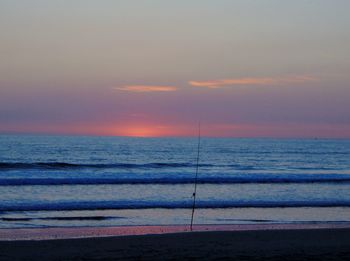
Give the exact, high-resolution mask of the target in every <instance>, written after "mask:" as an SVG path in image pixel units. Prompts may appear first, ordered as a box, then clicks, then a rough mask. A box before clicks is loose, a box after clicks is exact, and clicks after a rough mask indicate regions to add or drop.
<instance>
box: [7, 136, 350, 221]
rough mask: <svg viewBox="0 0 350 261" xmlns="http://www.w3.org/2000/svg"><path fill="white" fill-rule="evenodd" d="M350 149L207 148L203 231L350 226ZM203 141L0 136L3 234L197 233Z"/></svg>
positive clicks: (266, 144)
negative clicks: (161, 228) (208, 227)
mask: <svg viewBox="0 0 350 261" xmlns="http://www.w3.org/2000/svg"><path fill="white" fill-rule="evenodd" d="M349 156H350V140H343V139H338V140H336V139H268V138H265V139H238V138H230V139H228V138H202V139H201V147H200V157H199V170H198V187H197V202H196V212H195V216H194V223H195V224H256V223H313V222H350V160H349V159H350V157H349ZM196 157H197V138H131V137H78V136H35V135H33V136H30V135H18V136H17V135H0V228H21V227H75V226H125V225H166V224H189V222H190V219H191V207H192V200H193V198H192V194H193V189H194V180H195V172H196Z"/></svg>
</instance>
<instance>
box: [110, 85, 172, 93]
mask: <svg viewBox="0 0 350 261" xmlns="http://www.w3.org/2000/svg"><path fill="white" fill-rule="evenodd" d="M115 89H117V90H121V91H128V92H173V91H176V87H173V86H154V85H126V86H123V87H117V88H115Z"/></svg>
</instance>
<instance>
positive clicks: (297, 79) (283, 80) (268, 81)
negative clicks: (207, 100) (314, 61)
mask: <svg viewBox="0 0 350 261" xmlns="http://www.w3.org/2000/svg"><path fill="white" fill-rule="evenodd" d="M315 80H316V79H315V78H313V77H311V76H307V75H302V76H291V77H264V78H235V79H222V80H211V81H189V82H188V83H189V85H191V86H196V87H206V88H220V87H223V86H226V85H229V86H230V85H231V86H232V85H283V84H287V83H304V82H310V81H315Z"/></svg>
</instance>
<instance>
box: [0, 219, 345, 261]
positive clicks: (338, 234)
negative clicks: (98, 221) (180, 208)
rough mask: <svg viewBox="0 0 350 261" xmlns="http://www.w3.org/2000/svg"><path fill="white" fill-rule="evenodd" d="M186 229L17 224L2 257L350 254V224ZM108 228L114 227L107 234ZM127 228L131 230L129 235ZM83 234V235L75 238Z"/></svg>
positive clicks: (336, 257)
mask: <svg viewBox="0 0 350 261" xmlns="http://www.w3.org/2000/svg"><path fill="white" fill-rule="evenodd" d="M160 228H161V229H162V231H161V230H160ZM183 228H184V227H182V226H168V227H155V226H154V227H148V230H144V227H134V230H130V227H129V228H125V227H124V228H122V229H121V230H120V231H119V233H120V235H121V234H122V233H124V236H120V235H119V236H111V235H113V234H117V232H118V228H115V229H114V231H113V229H111V228H100V229H105V230H99V229H97V230H95V234H94V233H93V232H92V231H93V228H90V229H91V230H90V231H89V230H86V229H85V234H81V232H82V231H84V229H83V228H81V229H80V230H74V229H69V228H66V230H65V229H63V230H62V229H61V232H60V233H61V234H60V233H58V232H59V230H60V229H56V230H51V231H50V230H44V231H46V233H47V234H46V235H45V233H43V229H42V230H35V229H32V231H31V230H30V229H27V230H23V229H18V230H15V229H14V230H12V232H13V234H12V235H14V237H12V238H7V239H10V240H7V241H6V240H4V238H5V236H6V235H5V234H6V233H7V232H8V231H6V230H2V231H1V235H2V239H1V240H2V241H0V260H39V259H40V260H180V259H182V260H224V259H233V260H349V259H350V228H349V226H346V225H331V226H328V227H327V226H325V225H324V226H322V225H318V226H315V225H302V226H300V225H298V226H293V225H290V226H283V225H280V226H279V225H277V226H272V227H271V225H270V227H268V226H265V227H264V226H260V227H252V226H250V227H249V226H248V227H247V226H246V227H240V229H239V227H235V226H231V227H230V226H216V227H215V226H213V227H206V228H205V227H204V226H202V227H201V226H198V227H196V232H181V230H182V229H183ZM128 229H129V230H128ZM206 229H207V230H210V231H205V230H206ZM109 230H110V231H112V232H111V233H109V234H108V233H104V234H103V232H106V231H109ZM34 231H37V235H39V234H40V235H41V236H42V238H46V240H29V236H32V237H33V238H35V233H34ZM67 231H71V234H70V236H67ZM127 231H129V234H133V235H126V234H127V233H126V232H127ZM137 231H138V232H137ZM142 231H143V232H144V233H143V234H142ZM157 231H158V232H157ZM4 232H6V233H4ZM23 232H24V233H27V234H28V233H29V236H28V238H26V239H27V240H15V238H16V239H18V236H19V235H20V233H23ZM54 233H56V236H57V237H58V238H60V237H61V236H63V235H64V234H65V236H66V237H67V238H66V239H53V238H54V237H49V236H48V235H53V234H54ZM79 233H80V234H79ZM98 233H100V234H99V236H97V235H98ZM101 233H102V234H101ZM9 235H10V234H7V236H9ZM79 235H80V236H81V237H80V238H72V237H74V236H75V237H78V236H79ZM69 237H71V238H69ZM48 238H50V240H48ZM36 239H38V236H37V237H36Z"/></svg>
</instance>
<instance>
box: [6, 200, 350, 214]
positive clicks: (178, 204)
mask: <svg viewBox="0 0 350 261" xmlns="http://www.w3.org/2000/svg"><path fill="white" fill-rule="evenodd" d="M296 207H350V201H327V200H325V201H247V202H246V201H198V202H197V203H196V208H198V209H208V208H210V209H219V208H296ZM157 208H162V209H190V208H192V201H172V202H154V201H102V202H91V201H90V202H59V203H42V204H40V203H37V204H35V203H33V204H18V205H6V204H3V205H0V211H1V212H13V211H69V210H107V209H115V210H122V209H157Z"/></svg>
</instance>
